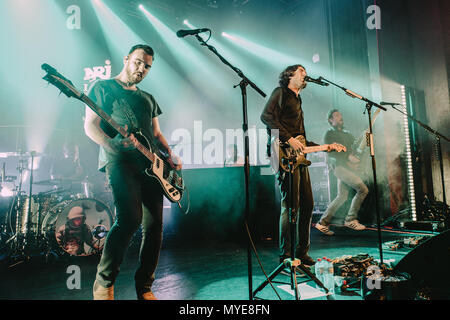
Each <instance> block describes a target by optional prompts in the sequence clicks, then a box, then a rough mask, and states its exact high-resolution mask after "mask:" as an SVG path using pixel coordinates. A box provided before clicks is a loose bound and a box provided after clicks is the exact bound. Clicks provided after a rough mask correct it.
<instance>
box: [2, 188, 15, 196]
mask: <svg viewBox="0 0 450 320" xmlns="http://www.w3.org/2000/svg"><path fill="white" fill-rule="evenodd" d="M0 189H1V190H2V191H1V192H0V196H2V197H4V198H8V197H12V196H13V195H14V192H13V191H11V190H10V189H9V188H8V187H1V186H0Z"/></svg>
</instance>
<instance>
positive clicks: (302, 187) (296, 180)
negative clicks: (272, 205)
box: [277, 167, 314, 258]
mask: <svg viewBox="0 0 450 320" xmlns="http://www.w3.org/2000/svg"><path fill="white" fill-rule="evenodd" d="M277 179H278V185H279V186H280V191H281V214H280V243H279V246H280V257H281V258H288V257H291V234H290V231H289V230H290V229H289V207H290V195H289V174H288V173H287V172H283V171H281V170H280V172H279V173H278V174H277ZM292 194H293V199H292V200H293V201H292V202H293V206H292V212H293V215H294V219H295V222H296V229H295V234H296V236H295V237H296V243H295V257H296V258H301V257H303V256H304V255H306V254H307V253H308V250H309V247H310V231H311V220H312V211H313V208H314V199H313V194H312V189H311V180H310V178H309V171H308V168H307V167H299V168H297V169H296V170H295V171H294V172H293V173H292ZM291 258H292V257H291Z"/></svg>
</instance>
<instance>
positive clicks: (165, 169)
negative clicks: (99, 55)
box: [42, 64, 185, 202]
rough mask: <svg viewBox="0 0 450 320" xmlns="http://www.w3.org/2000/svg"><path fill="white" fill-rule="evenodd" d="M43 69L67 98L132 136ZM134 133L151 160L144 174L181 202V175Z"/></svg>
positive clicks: (54, 73)
mask: <svg viewBox="0 0 450 320" xmlns="http://www.w3.org/2000/svg"><path fill="white" fill-rule="evenodd" d="M42 69H43V70H44V71H46V72H47V74H46V75H45V76H44V77H43V79H44V80H46V81H48V82H49V83H51V84H52V85H54V86H55V87H57V88H58V89H60V90H61V92H62V93H64V94H65V95H66V96H67V97H69V98H70V97H73V98H75V99H78V100H80V101H82V102H84V103H85V104H86V105H87V106H88V107H89V108H91V110H92V111H94V112H95V113H96V114H97V115H98V116H99V117H100V118H101V119H103V120H104V121H105V122H106V123H108V125H110V126H111V127H112V128H113V129H114V130H115V131H116V132H117V133H118V134H120V135H121V136H122V137H124V138H127V137H128V136H129V135H130V134H131V133H130V132H127V130H125V129H124V128H123V127H121V126H119V125H118V124H117V122H116V121H114V119H112V118H111V116H110V115H108V114H107V113H106V112H104V111H103V110H102V109H101V108H99V107H98V106H97V105H96V104H95V103H94V102H93V101H92V100H91V99H90V98H89V97H88V96H86V95H85V94H84V93H82V92H80V91H78V90H77V89H76V88H75V87H74V85H73V84H72V82H71V81H70V80H68V79H66V78H65V77H63V76H62V75H61V74H60V73H58V71H56V69H54V68H53V67H51V66H49V65H48V64H43V65H42ZM132 133H133V134H134V135H135V136H136V138H137V139H138V144H137V147H136V148H137V149H138V150H139V151H140V152H141V153H142V154H143V155H144V156H145V157H146V158H147V159H148V160H149V166H148V168H146V169H145V170H144V173H145V174H146V175H147V176H149V177H151V178H154V179H156V180H157V181H158V182H159V184H160V185H161V188H162V190H163V191H164V194H165V196H166V197H167V199H169V201H171V202H179V201H180V200H181V198H182V196H183V191H184V189H185V187H184V182H183V179H182V178H181V176H180V175H179V172H177V171H176V170H175V169H173V168H172V166H171V165H170V164H169V162H168V161H167V160H166V159H165V157H164V156H162V154H161V152H159V151H158V150H157V151H155V152H153V151H152V150H151V145H150V143H149V140H148V139H147V137H145V135H144V134H143V133H142V131H141V130H138V131H136V132H132Z"/></svg>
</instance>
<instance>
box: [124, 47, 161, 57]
mask: <svg viewBox="0 0 450 320" xmlns="http://www.w3.org/2000/svg"><path fill="white" fill-rule="evenodd" d="M137 49H142V50H144V52H145V53H146V54H148V55H150V56H152V57H153V58H155V57H154V55H155V52H154V51H153V49H152V47H150V46H148V45H146V44H137V45H135V46H132V47H131V49H130V52H128V55H130V54H132V53H133V52H134V51H136V50H137Z"/></svg>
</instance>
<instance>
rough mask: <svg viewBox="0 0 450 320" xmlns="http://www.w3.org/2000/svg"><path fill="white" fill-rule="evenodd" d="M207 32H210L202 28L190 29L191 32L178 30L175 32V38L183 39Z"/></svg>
mask: <svg viewBox="0 0 450 320" xmlns="http://www.w3.org/2000/svg"><path fill="white" fill-rule="evenodd" d="M207 31H211V30H209V29H208V28H203V29H191V30H178V31H177V37H178V38H183V37H186V36H194V35H196V34H199V33H202V32H207Z"/></svg>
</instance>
